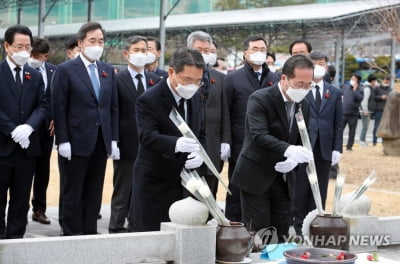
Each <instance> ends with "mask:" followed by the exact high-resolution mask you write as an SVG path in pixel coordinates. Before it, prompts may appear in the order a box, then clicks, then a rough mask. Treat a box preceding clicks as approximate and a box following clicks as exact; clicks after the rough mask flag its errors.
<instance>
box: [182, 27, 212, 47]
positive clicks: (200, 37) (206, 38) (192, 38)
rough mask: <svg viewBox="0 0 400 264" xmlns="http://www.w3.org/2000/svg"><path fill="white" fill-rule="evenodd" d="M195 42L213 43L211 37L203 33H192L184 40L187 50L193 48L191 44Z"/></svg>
mask: <svg viewBox="0 0 400 264" xmlns="http://www.w3.org/2000/svg"><path fill="white" fill-rule="evenodd" d="M196 40H200V41H206V42H208V43H210V44H211V43H213V40H212V37H211V36H210V34H208V33H206V32H204V31H194V32H192V33H190V34H189V36H188V37H187V40H186V46H187V48H189V49H191V48H192V47H193V42H195V41H196Z"/></svg>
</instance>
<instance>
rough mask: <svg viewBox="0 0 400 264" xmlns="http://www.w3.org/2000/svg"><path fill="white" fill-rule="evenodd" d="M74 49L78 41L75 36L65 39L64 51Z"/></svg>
mask: <svg viewBox="0 0 400 264" xmlns="http://www.w3.org/2000/svg"><path fill="white" fill-rule="evenodd" d="M75 47H78V39H77V38H76V36H73V37H70V38H69V39H67V42H66V43H65V49H67V50H73V49H74V48H75Z"/></svg>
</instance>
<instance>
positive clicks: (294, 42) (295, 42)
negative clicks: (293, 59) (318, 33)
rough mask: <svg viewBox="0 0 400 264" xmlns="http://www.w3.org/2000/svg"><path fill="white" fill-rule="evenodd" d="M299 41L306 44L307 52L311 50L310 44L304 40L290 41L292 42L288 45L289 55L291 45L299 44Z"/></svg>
mask: <svg viewBox="0 0 400 264" xmlns="http://www.w3.org/2000/svg"><path fill="white" fill-rule="evenodd" d="M300 43H304V44H305V45H306V47H307V51H308V53H310V52H311V51H312V46H311V44H310V43H309V42H307V41H306V40H303V39H300V40H295V41H293V42H292V44H290V46H289V54H290V55H292V49H293V46H294V45H296V44H300Z"/></svg>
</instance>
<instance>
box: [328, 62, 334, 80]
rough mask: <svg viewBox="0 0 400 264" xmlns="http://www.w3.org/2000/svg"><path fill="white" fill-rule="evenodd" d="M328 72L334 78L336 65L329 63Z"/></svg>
mask: <svg viewBox="0 0 400 264" xmlns="http://www.w3.org/2000/svg"><path fill="white" fill-rule="evenodd" d="M327 72H328V73H329V77H331V79H332V80H333V79H335V76H336V68H335V66H333V65H332V64H331V65H328V69H327Z"/></svg>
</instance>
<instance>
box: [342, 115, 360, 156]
mask: <svg viewBox="0 0 400 264" xmlns="http://www.w3.org/2000/svg"><path fill="white" fill-rule="evenodd" d="M357 121H358V116H357V115H354V116H353V115H343V130H344V128H345V127H346V125H347V124H349V138H348V140H347V145H346V149H347V150H351V149H352V148H353V144H354V137H355V136H356V128H357Z"/></svg>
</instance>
